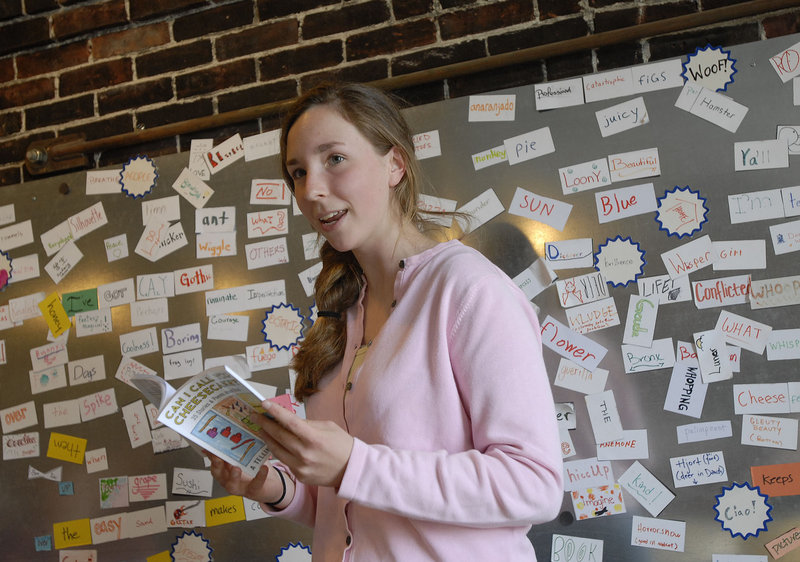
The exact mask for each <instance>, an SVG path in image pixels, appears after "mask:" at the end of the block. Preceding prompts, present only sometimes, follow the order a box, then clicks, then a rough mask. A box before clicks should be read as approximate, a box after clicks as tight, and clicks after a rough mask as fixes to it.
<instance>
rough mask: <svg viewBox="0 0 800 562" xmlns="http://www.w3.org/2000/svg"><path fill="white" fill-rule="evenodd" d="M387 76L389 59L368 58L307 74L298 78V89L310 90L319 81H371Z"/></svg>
mask: <svg viewBox="0 0 800 562" xmlns="http://www.w3.org/2000/svg"><path fill="white" fill-rule="evenodd" d="M388 77H389V61H388V60H384V59H378V60H368V61H365V62H362V63H358V64H352V65H347V66H341V67H338V68H334V69H330V70H323V71H322V72H317V73H314V74H307V75H305V76H303V77H302V78H300V91H302V92H305V91H306V90H310V89H311V88H313V87H314V86H316V85H317V84H319V83H320V82H326V81H327V82H330V81H333V82H373V81H375V80H383V79H384V78H388Z"/></svg>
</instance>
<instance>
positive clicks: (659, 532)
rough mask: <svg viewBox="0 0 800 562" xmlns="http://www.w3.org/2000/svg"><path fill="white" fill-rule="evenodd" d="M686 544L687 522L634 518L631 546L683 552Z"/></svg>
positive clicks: (636, 516) (635, 516)
mask: <svg viewBox="0 0 800 562" xmlns="http://www.w3.org/2000/svg"><path fill="white" fill-rule="evenodd" d="M685 544H686V522H684V521H671V520H669V519H654V518H650V517H639V516H638V515H634V516H633V521H632V522H631V545H632V546H641V547H644V548H655V549H657V550H671V551H673V552H683V549H684V545H685Z"/></svg>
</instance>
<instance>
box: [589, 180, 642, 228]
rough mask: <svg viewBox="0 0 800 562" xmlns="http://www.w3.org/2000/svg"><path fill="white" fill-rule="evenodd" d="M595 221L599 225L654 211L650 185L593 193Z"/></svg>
mask: <svg viewBox="0 0 800 562" xmlns="http://www.w3.org/2000/svg"><path fill="white" fill-rule="evenodd" d="M594 198H595V205H596V206H597V221H598V222H599V223H600V224H603V223H606V222H611V221H615V220H619V219H624V218H628V217H632V216H636V215H643V214H645V213H653V212H655V211H656V208H657V207H658V204H657V203H656V196H655V191H653V184H652V183H645V184H642V185H633V186H630V187H622V188H619V189H612V190H609V191H601V192H598V193H595V195H594Z"/></svg>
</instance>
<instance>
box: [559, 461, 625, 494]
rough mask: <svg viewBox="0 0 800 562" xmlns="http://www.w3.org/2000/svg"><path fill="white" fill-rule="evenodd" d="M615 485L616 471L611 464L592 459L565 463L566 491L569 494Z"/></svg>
mask: <svg viewBox="0 0 800 562" xmlns="http://www.w3.org/2000/svg"><path fill="white" fill-rule="evenodd" d="M613 483H614V470H613V469H612V468H611V463H610V462H607V461H598V460H597V459H596V458H591V459H581V460H576V461H566V462H565V463H564V490H565V491H567V492H571V491H573V490H580V489H585V488H595V487H599V486H608V485H611V484H613Z"/></svg>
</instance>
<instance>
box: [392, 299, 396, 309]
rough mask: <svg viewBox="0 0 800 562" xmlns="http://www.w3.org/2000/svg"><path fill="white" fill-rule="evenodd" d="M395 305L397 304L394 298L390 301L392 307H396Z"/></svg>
mask: <svg viewBox="0 0 800 562" xmlns="http://www.w3.org/2000/svg"><path fill="white" fill-rule="evenodd" d="M396 306H397V299H394V300H393V301H392V308H394V307H396Z"/></svg>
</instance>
